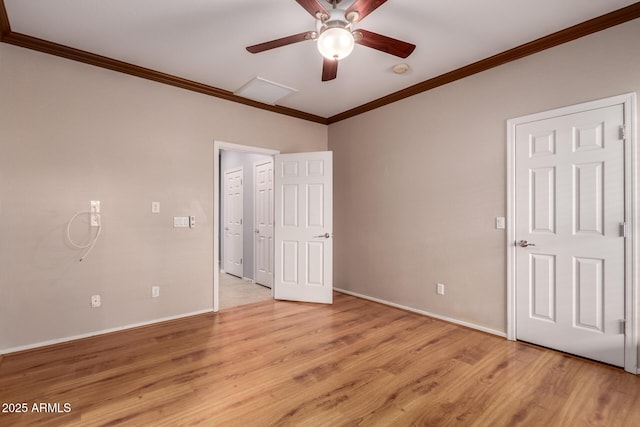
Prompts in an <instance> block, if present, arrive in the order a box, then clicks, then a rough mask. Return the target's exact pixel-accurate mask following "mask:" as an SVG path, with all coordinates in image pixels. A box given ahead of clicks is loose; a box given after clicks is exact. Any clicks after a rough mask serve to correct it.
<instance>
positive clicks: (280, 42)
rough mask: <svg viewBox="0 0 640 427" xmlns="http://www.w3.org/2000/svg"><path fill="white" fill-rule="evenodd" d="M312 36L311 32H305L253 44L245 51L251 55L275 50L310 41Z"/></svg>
mask: <svg viewBox="0 0 640 427" xmlns="http://www.w3.org/2000/svg"><path fill="white" fill-rule="evenodd" d="M313 35H314V32H313V31H307V32H305V33H300V34H294V35H292V36H287V37H282V38H280V39H275V40H271V41H268V42H264V43H260V44H254V45H253V46H247V50H248V51H249V52H251V53H259V52H264V51H265V50H269V49H275V48H277V47H282V46H286V45H289V44H293V43H298V42H302V41H305V40H311V39H312V38H313Z"/></svg>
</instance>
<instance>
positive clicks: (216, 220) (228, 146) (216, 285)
mask: <svg viewBox="0 0 640 427" xmlns="http://www.w3.org/2000/svg"><path fill="white" fill-rule="evenodd" d="M220 150H229V151H240V152H244V153H256V154H266V155H268V156H274V155H276V154H280V151H279V150H272V149H269V148H260V147H251V146H248V145H240V144H233V143H230V142H224V141H215V140H214V141H213V311H214V312H217V311H218V310H220V273H219V272H220V261H219V259H218V258H219V257H220V238H219V237H218V236H220ZM272 289H273V288H272Z"/></svg>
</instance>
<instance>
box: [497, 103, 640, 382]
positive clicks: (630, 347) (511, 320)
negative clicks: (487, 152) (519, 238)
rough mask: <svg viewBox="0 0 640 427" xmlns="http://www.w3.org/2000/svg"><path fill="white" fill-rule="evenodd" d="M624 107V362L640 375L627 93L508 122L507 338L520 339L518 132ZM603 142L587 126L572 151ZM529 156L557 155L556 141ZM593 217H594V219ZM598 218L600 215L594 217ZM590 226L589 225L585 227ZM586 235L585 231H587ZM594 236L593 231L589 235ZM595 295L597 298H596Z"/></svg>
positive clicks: (632, 134)
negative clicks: (537, 123)
mask: <svg viewBox="0 0 640 427" xmlns="http://www.w3.org/2000/svg"><path fill="white" fill-rule="evenodd" d="M615 105H622V106H623V110H624V113H623V114H624V124H625V128H624V130H621V132H623V133H624V134H625V136H626V137H625V140H624V167H625V171H624V186H625V190H624V192H625V194H624V199H625V207H624V216H625V224H626V233H627V234H626V237H627V238H626V239H625V243H624V246H625V256H624V261H625V267H624V280H625V286H624V288H625V303H624V305H625V307H624V308H625V313H626V322H625V340H624V341H625V361H624V369H625V370H626V371H627V372H631V373H634V374H638V373H640V372H639V370H638V336H637V335H638V315H637V311H638V288H637V284H638V278H637V274H638V271H637V265H636V263H635V262H634V260H635V258H636V253H637V252H636V251H637V248H636V244H637V242H638V236H637V235H636V234H637V232H636V227H635V218H636V214H637V212H638V210H637V206H636V204H637V197H636V189H637V185H636V182H637V165H636V156H637V152H636V149H637V135H636V94H635V93H628V94H623V95H619V96H613V97H610V98H605V99H600V100H595V101H591V102H585V103H581V104H576V105H572V106H568V107H563V108H558V109H554V110H550V111H544V112H540V113H536V114H531V115H527V116H523V117H517V118H513V119H510V120H507V129H506V130H507V338H508V339H510V340H515V339H516V244H515V239H516V235H515V234H516V217H515V214H516V197H515V194H516V157H515V156H516V149H515V143H516V128H517V126H518V125H521V124H524V123H529V122H533V121H537V120H545V119H550V118H553V117H558V116H563V115H569V114H575V113H580V112H584V111H589V110H594V109H599V108H604V107H610V106H615ZM601 144H602V141H601V139H600V138H599V133H598V127H597V126H593V127H587V128H580V129H577V130H576V132H575V133H574V150H581V151H589V150H597V149H598V147H599V146H601ZM529 151H530V154H531V155H532V156H544V155H545V154H546V153H550V152H552V151H555V143H554V138H553V137H552V136H550V135H540V137H536V138H535V139H534V140H532V141H530V150H529ZM594 214H595V213H593V212H591V214H590V215H591V216H593V215H594ZM596 217H597V215H596ZM596 217H593V218H591V217H589V218H588V219H589V221H587V223H588V225H590V227H586V228H596V229H597V225H598V224H599V221H598V219H597V218H596ZM585 225H587V224H585ZM585 231H586V230H585ZM591 231H592V232H594V231H595V230H591ZM594 295H595V294H594ZM583 320H584V321H585V323H586V324H593V326H596V324H597V319H583Z"/></svg>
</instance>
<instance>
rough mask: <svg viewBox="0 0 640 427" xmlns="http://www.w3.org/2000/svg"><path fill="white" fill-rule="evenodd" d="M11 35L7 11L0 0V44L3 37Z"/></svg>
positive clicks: (2, 0)
mask: <svg viewBox="0 0 640 427" xmlns="http://www.w3.org/2000/svg"><path fill="white" fill-rule="evenodd" d="M9 33H11V25H9V16H8V15H7V9H6V8H5V7H4V0H0V42H1V41H4V38H5V36H7V35H8V34H9Z"/></svg>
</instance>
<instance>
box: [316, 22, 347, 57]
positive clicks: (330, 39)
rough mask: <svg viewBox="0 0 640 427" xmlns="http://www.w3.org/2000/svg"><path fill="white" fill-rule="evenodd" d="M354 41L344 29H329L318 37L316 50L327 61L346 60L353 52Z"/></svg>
mask: <svg viewBox="0 0 640 427" xmlns="http://www.w3.org/2000/svg"><path fill="white" fill-rule="evenodd" d="M354 46H355V40H354V38H353V34H351V31H349V30H348V29H346V28H344V27H329V28H326V29H325V30H324V31H322V32H321V33H320V35H319V36H318V50H319V51H320V53H321V54H322V56H324V57H325V58H327V59H334V60H339V59H343V58H346V57H347V56H349V54H350V53H351V52H352V51H353V47H354Z"/></svg>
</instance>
